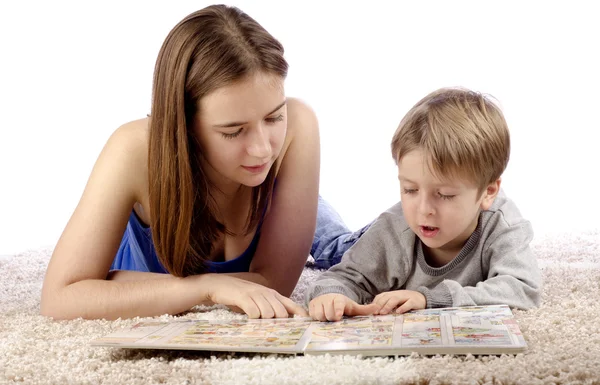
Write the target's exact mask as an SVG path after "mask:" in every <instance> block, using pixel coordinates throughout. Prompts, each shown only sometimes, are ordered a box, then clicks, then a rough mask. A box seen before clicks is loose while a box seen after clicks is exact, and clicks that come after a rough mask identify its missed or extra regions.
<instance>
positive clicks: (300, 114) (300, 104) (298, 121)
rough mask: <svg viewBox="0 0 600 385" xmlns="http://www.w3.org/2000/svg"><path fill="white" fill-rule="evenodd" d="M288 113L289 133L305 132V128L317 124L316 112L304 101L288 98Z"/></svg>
mask: <svg viewBox="0 0 600 385" xmlns="http://www.w3.org/2000/svg"><path fill="white" fill-rule="evenodd" d="M287 111H288V131H289V130H291V131H292V133H296V132H297V131H300V132H305V131H306V130H304V129H302V128H303V126H305V125H315V124H316V122H317V116H316V114H315V112H314V110H313V109H312V108H311V107H310V106H309V105H308V103H306V102H305V101H303V100H302V99H299V98H287Z"/></svg>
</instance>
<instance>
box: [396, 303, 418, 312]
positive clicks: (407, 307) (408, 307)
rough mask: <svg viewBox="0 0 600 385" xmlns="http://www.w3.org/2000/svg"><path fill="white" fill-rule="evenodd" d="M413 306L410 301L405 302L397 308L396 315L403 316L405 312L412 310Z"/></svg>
mask: <svg viewBox="0 0 600 385" xmlns="http://www.w3.org/2000/svg"><path fill="white" fill-rule="evenodd" d="M413 307H414V306H413V304H412V301H410V300H409V301H406V302H404V303H403V304H402V305H401V306H399V307H398V309H396V313H398V314H404V313H406V312H407V311H411V310H412V309H413Z"/></svg>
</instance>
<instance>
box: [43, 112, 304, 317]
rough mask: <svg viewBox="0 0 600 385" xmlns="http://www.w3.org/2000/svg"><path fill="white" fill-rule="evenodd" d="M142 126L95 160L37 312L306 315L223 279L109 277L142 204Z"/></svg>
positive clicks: (266, 293) (263, 291) (264, 291)
mask: <svg viewBox="0 0 600 385" xmlns="http://www.w3.org/2000/svg"><path fill="white" fill-rule="evenodd" d="M146 125H147V121H146V120H142V121H137V122H132V123H129V124H128V125H125V126H123V127H121V128H119V129H118V130H117V131H115V133H114V134H113V135H112V136H111V138H110V139H109V141H108V142H107V144H106V145H105V147H104V149H103V150H102V153H101V154H100V156H99V157H98V160H97V161H96V164H95V166H94V169H93V171H92V174H91V176H90V178H89V180H88V183H87V185H86V187H85V190H84V192H83V195H82V197H81V200H80V202H79V204H78V205H77V207H76V209H75V211H74V212H73V215H72V216H71V219H70V220H69V222H68V224H67V226H66V227H65V229H64V231H63V234H62V235H61V237H60V239H59V241H58V243H57V245H56V248H55V249H54V253H53V255H52V258H51V260H50V263H49V265H48V269H47V271H46V277H45V279H44V286H43V288H42V301H41V314H42V315H46V316H50V317H53V318H56V319H73V318H78V317H83V318H105V319H115V318H119V317H123V318H128V317H134V316H142V317H143V316H155V315H160V314H165V313H168V314H177V313H181V312H183V311H186V310H189V309H190V308H192V307H193V306H195V305H198V304H207V303H220V304H224V305H229V306H235V307H238V308H240V309H242V310H243V311H244V312H245V313H247V314H248V315H249V316H250V317H251V318H257V317H263V318H269V317H287V316H288V314H301V315H304V314H306V313H305V312H304V310H303V309H302V308H301V307H300V306H298V305H296V304H294V303H293V302H292V301H291V300H289V299H288V298H284V297H283V296H281V295H279V294H278V293H276V292H275V291H274V290H272V289H268V288H266V287H264V286H260V285H257V284H255V283H252V282H248V281H244V280H241V279H237V278H235V277H230V276H226V275H217V274H203V275H196V276H190V277H186V278H175V277H173V276H170V275H165V277H164V279H157V278H163V277H160V276H159V275H156V274H152V273H138V272H113V273H110V276H109V269H110V265H111V263H112V261H113V259H114V256H115V254H116V253H117V250H118V247H119V244H120V241H121V238H122V236H123V233H124V231H125V227H126V224H127V218H128V217H129V215H130V213H131V210H132V208H133V205H134V203H135V202H136V201H138V202H140V201H141V200H142V193H140V192H143V191H146V190H147V166H146V157H147V140H146V136H145V132H146V131H145V129H146ZM107 277H108V278H112V279H111V280H107V279H106V278H107Z"/></svg>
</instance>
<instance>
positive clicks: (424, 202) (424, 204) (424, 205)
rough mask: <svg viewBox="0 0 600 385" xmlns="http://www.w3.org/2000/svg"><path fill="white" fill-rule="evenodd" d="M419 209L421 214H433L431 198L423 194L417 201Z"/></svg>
mask: <svg viewBox="0 0 600 385" xmlns="http://www.w3.org/2000/svg"><path fill="white" fill-rule="evenodd" d="M419 211H420V212H421V214H422V215H423V216H429V215H433V214H435V208H434V207H433V204H431V200H430V199H429V197H427V196H423V197H422V198H421V201H420V202H419Z"/></svg>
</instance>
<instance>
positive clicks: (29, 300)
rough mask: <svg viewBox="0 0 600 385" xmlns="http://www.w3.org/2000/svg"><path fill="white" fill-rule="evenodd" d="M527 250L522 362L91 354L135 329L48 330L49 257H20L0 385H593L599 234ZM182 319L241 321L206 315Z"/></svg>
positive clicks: (6, 301)
mask: <svg viewBox="0 0 600 385" xmlns="http://www.w3.org/2000/svg"><path fill="white" fill-rule="evenodd" d="M532 247H533V250H534V252H535V253H536V255H537V257H538V259H539V260H540V264H541V266H542V269H543V276H544V285H545V289H544V294H543V304H542V306H541V307H540V308H538V309H535V310H530V311H519V310H515V311H514V313H515V316H516V319H517V321H518V323H519V326H520V327H521V330H522V332H523V334H524V336H525V339H526V340H527V343H528V345H529V347H528V350H527V351H526V352H525V353H523V354H519V355H516V356H508V355H504V356H471V355H468V356H434V357H425V356H419V355H416V354H414V355H412V356H408V357H400V358H397V359H394V358H387V357H378V358H362V357H360V356H328V355H326V356H312V357H311V356H297V357H289V356H285V355H279V356H278V355H272V354H269V355H268V354H239V353H238V354H227V353H207V352H190V351H163V350H154V351H153V350H130V349H116V348H104V347H92V346H90V345H89V344H88V343H89V341H90V340H91V339H93V338H96V337H100V336H103V335H105V334H108V333H110V332H112V331H115V330H118V329H120V328H122V327H125V326H129V325H131V324H132V323H136V322H139V321H140V320H142V319H141V318H136V319H129V320H117V321H105V320H96V321H88V320H82V319H78V320H74V321H53V320H51V319H48V318H45V317H42V316H40V315H39V305H40V291H41V286H42V281H43V277H44V273H45V269H46V266H47V263H48V260H49V257H50V254H51V249H48V248H47V249H38V250H31V251H27V252H24V253H20V254H18V255H14V256H12V257H9V258H3V259H0V310H1V313H0V352H1V353H0V384H13V383H17V384H302V385H308V384H319V385H322V384H349V383H352V384H355V383H356V384H395V385H403V384H418V385H427V384H430V385H436V384H439V385H442V384H477V385H483V384H494V385H496V384H498V385H500V384H505V385H508V384H557V385H558V384H598V385H600V322H599V321H598V320H599V319H600V305H599V304H598V299H599V298H600V233H599V232H597V231H596V232H588V233H582V234H558V235H553V236H548V237H544V238H539V239H537V238H536V240H534V243H533V245H532ZM318 274H320V271H318V270H313V269H310V268H306V269H305V271H304V273H303V275H302V278H301V280H300V282H299V284H298V287H297V288H296V290H295V291H294V294H293V295H292V298H293V299H295V300H296V301H298V302H300V301H301V300H302V296H303V293H304V289H305V288H306V286H307V285H308V284H309V283H310V282H311V281H312V280H313V279H314V278H315V277H316V276H317V275H318ZM179 317H180V318H189V319H232V318H241V317H244V316H243V315H239V314H235V313H232V312H230V311H228V310H226V309H225V308H223V307H220V306H213V307H197V308H194V309H193V310H192V311H190V312H188V313H186V314H184V315H181V316H179ZM155 318H157V319H168V318H171V317H170V316H161V317H155Z"/></svg>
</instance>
